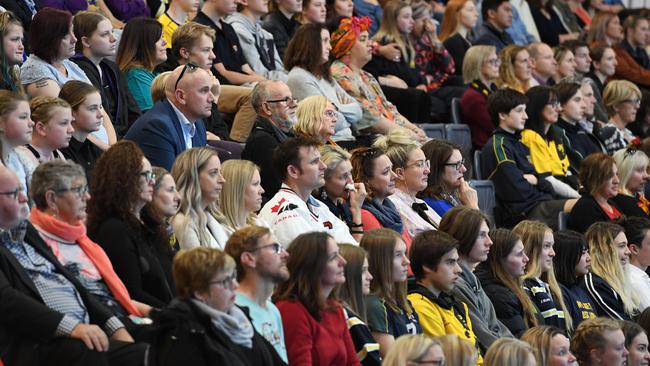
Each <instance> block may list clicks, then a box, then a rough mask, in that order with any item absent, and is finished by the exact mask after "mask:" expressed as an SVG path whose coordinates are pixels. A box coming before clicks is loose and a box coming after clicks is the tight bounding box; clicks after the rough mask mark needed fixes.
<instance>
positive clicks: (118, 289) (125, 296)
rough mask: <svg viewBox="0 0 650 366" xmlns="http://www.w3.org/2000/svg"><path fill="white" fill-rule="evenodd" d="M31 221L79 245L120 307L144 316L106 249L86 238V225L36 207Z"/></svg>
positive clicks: (130, 312) (33, 209) (133, 313)
mask: <svg viewBox="0 0 650 366" xmlns="http://www.w3.org/2000/svg"><path fill="white" fill-rule="evenodd" d="M29 220H30V221H31V222H32V223H33V224H35V225H38V227H40V228H41V229H43V230H45V231H46V232H48V233H50V234H53V235H56V236H58V237H59V238H61V239H63V240H66V241H69V242H75V243H77V244H79V247H81V250H83V252H84V253H85V254H86V255H87V256H88V258H89V259H90V261H91V262H93V264H94V265H95V267H97V270H98V271H99V274H100V275H101V276H102V279H103V280H104V282H105V283H106V285H107V286H108V289H109V290H110V291H111V293H112V294H113V296H115V299H116V300H117V301H118V302H119V303H120V305H122V307H123V308H124V309H125V310H126V311H127V312H128V313H129V314H131V315H136V316H142V314H141V313H140V311H139V310H138V309H137V308H136V307H135V305H134V304H133V301H132V300H131V297H130V296H129V292H128V291H127V289H126V287H125V286H124V283H122V280H120V278H119V277H117V274H115V271H114V270H113V265H112V264H111V261H110V259H108V256H107V255H106V252H104V249H102V247H100V246H99V245H97V243H95V242H93V241H92V240H90V238H88V236H86V225H84V224H83V223H81V222H80V223H79V224H78V225H70V224H68V223H66V222H63V221H61V220H58V219H56V218H54V217H53V216H50V215H48V214H46V213H44V212H43V211H41V210H39V209H37V208H36V207H34V208H32V212H31V214H30V216H29Z"/></svg>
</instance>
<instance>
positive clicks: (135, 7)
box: [105, 0, 151, 23]
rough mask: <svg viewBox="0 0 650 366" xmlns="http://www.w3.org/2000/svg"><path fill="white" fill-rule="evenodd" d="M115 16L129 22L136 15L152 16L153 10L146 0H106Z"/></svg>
mask: <svg viewBox="0 0 650 366" xmlns="http://www.w3.org/2000/svg"><path fill="white" fill-rule="evenodd" d="M105 2H106V5H107V6H108V8H109V9H111V13H113V16H115V18H117V19H119V20H121V21H122V22H125V23H126V22H128V21H129V20H131V19H132V18H135V17H140V16H143V17H151V10H149V7H148V6H147V4H146V3H145V1H144V0H105Z"/></svg>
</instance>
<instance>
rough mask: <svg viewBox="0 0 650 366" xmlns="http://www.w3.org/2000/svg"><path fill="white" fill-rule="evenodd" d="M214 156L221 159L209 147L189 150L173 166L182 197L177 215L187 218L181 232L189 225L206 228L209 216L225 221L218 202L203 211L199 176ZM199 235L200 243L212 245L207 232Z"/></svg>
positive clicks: (203, 231) (172, 172) (173, 175)
mask: <svg viewBox="0 0 650 366" xmlns="http://www.w3.org/2000/svg"><path fill="white" fill-rule="evenodd" d="M213 156H214V157H216V158H217V159H219V156H218V155H217V152H216V151H215V150H213V149H211V148H208V147H199V148H194V149H189V150H185V151H184V152H182V153H181V154H180V155H178V157H176V161H175V162H174V165H173V166H172V171H171V174H172V177H174V181H175V182H176V186H177V189H178V193H180V195H181V204H180V207H179V208H178V214H177V215H179V214H182V215H184V216H185V218H186V220H184V223H183V227H182V228H181V230H180V231H185V229H186V228H187V225H189V224H195V225H196V226H197V227H199V228H204V227H206V226H207V223H208V217H207V215H212V216H214V218H215V219H217V221H220V222H223V221H224V217H223V215H222V214H221V212H219V206H218V204H217V202H212V203H210V204H209V205H208V207H207V208H206V209H205V210H202V209H201V206H202V194H201V186H200V183H199V174H200V172H201V170H203V169H204V167H205V164H207V162H208V160H210V158H211V157H213ZM198 234H199V242H200V243H202V244H203V243H210V238H209V237H208V234H207V233H206V231H205V230H198ZM206 245H207V244H206Z"/></svg>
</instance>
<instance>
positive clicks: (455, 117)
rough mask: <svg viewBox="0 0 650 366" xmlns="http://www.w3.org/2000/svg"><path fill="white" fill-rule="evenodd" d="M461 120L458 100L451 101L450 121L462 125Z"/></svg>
mask: <svg viewBox="0 0 650 366" xmlns="http://www.w3.org/2000/svg"><path fill="white" fill-rule="evenodd" d="M462 120H463V118H462V116H461V113H460V98H452V99H451V121H452V122H453V123H454V124H461V123H463V121H462Z"/></svg>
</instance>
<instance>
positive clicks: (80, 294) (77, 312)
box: [0, 166, 147, 365]
mask: <svg viewBox="0 0 650 366" xmlns="http://www.w3.org/2000/svg"><path fill="white" fill-rule="evenodd" d="M27 212H28V208H27V196H26V194H25V192H24V191H23V190H22V188H21V186H20V183H19V182H18V178H17V177H16V175H15V174H14V173H13V172H11V171H10V170H9V169H7V168H5V167H3V166H0V289H1V290H0V314H4V316H3V317H2V320H1V321H0V350H2V359H3V361H4V362H5V364H7V365H40V364H43V363H47V364H48V365H143V364H144V356H145V351H146V348H147V346H146V345H143V344H134V343H133V338H132V337H131V335H130V334H129V333H128V332H127V331H126V329H125V327H124V324H123V323H122V322H121V321H120V320H119V319H118V318H117V317H115V316H113V313H112V312H111V311H110V310H109V309H107V308H106V307H105V306H104V305H102V304H101V303H99V302H98V301H97V300H95V299H94V298H93V296H92V295H91V294H90V293H89V292H88V291H87V290H86V288H85V287H84V286H83V285H82V284H81V283H80V282H79V281H78V280H77V279H76V277H75V276H74V275H73V274H72V273H69V272H68V271H67V270H66V269H65V268H64V267H63V265H62V264H61V263H60V262H59V261H58V260H57V259H56V257H55V256H54V254H53V253H52V251H51V250H50V248H49V247H48V246H47V244H45V242H44V241H43V239H42V238H41V236H40V235H39V233H38V232H37V231H36V229H35V228H34V226H32V225H31V224H29V222H28V221H27V220H26V218H27Z"/></svg>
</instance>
